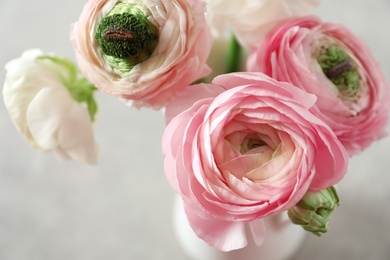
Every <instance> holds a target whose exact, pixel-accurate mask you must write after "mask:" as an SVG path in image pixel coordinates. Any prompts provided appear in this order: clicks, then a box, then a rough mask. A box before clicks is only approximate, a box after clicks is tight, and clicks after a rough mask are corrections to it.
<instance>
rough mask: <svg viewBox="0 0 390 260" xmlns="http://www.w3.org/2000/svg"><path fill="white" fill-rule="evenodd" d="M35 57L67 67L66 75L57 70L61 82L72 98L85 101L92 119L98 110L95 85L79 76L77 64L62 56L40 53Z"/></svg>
mask: <svg viewBox="0 0 390 260" xmlns="http://www.w3.org/2000/svg"><path fill="white" fill-rule="evenodd" d="M37 59H38V60H49V61H51V62H53V63H55V64H57V65H60V66H62V67H65V68H66V69H67V72H68V74H67V75H64V73H63V71H62V70H58V71H57V72H58V75H59V76H60V78H61V79H62V83H63V84H64V86H65V87H66V88H67V89H68V91H69V93H70V95H71V96H72V98H73V99H74V100H76V101H77V102H79V103H85V104H86V105H87V109H88V113H89V116H90V118H91V121H94V120H95V115H96V113H97V110H98V106H97V103H96V101H95V99H94V96H93V92H94V91H95V90H96V87H95V86H94V85H93V84H92V83H90V82H89V81H88V80H87V79H86V78H85V77H79V70H78V68H77V66H76V65H75V64H74V63H73V62H72V61H71V60H68V59H66V58H63V57H57V56H51V55H42V56H39V57H37Z"/></svg>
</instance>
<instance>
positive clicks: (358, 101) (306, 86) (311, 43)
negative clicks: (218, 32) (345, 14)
mask: <svg viewBox="0 0 390 260" xmlns="http://www.w3.org/2000/svg"><path fill="white" fill-rule="evenodd" d="M332 45H334V46H338V47H339V48H340V49H341V50H343V51H344V52H345V53H346V55H347V56H348V59H349V62H350V63H351V64H353V66H354V67H355V68H356V71H357V74H358V76H359V83H358V85H359V89H358V90H357V91H356V93H352V95H351V93H345V94H343V92H342V89H340V88H338V87H337V86H336V85H335V84H334V83H333V82H332V81H331V80H330V79H329V78H328V77H327V76H326V74H325V73H324V72H323V70H322V68H321V67H320V65H319V62H318V61H317V58H316V56H317V55H316V53H317V52H318V51H319V50H320V49H321V48H322V47H325V48H326V47H328V46H332ZM247 65H248V66H247V67H248V70H249V71H261V72H264V73H266V74H268V75H270V76H271V77H273V78H275V79H277V80H279V81H286V82H289V83H292V84H293V85H295V86H297V87H299V88H301V89H303V90H305V91H307V92H309V93H312V94H315V95H316V96H317V98H318V100H317V102H316V104H315V106H313V108H312V109H311V110H312V112H313V113H314V114H315V115H316V116H318V117H319V118H320V119H322V120H323V121H324V122H325V123H327V124H328V125H329V126H330V128H331V129H332V130H333V131H334V132H335V133H336V135H337V136H338V138H339V139H340V141H341V142H342V143H343V144H344V146H345V147H346V149H347V150H348V152H349V154H350V155H353V154H357V153H359V152H361V151H363V150H364V149H365V148H367V147H368V146H369V145H370V144H371V143H372V142H374V141H376V140H378V139H380V138H382V137H384V136H385V135H386V129H385V128H386V126H387V122H388V114H389V104H390V98H389V97H390V96H389V86H388V84H387V83H386V80H385V77H384V75H383V73H382V71H381V68H380V66H379V64H378V62H377V61H376V60H375V59H374V57H373V55H372V53H371V52H370V50H369V49H368V47H367V46H366V45H365V44H364V43H363V42H362V41H361V40H360V39H359V38H358V37H357V36H356V35H354V34H353V33H352V32H351V31H350V30H348V29H347V28H345V27H344V26H342V25H339V24H333V23H323V22H322V21H321V20H320V19H319V18H317V17H314V16H309V17H302V18H296V19H291V20H287V21H285V22H282V23H281V24H279V25H278V26H276V27H275V28H274V29H273V30H272V31H271V32H270V33H269V34H268V35H267V36H266V37H265V38H264V39H263V41H261V42H260V44H259V45H258V47H257V48H256V49H254V50H253V52H252V54H251V55H250V56H249V59H248V63H247Z"/></svg>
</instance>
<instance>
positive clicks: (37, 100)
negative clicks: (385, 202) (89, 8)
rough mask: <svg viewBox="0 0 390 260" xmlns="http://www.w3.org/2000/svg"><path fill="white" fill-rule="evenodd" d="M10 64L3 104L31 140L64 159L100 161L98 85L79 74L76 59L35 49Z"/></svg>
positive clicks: (17, 125)
mask: <svg viewBox="0 0 390 260" xmlns="http://www.w3.org/2000/svg"><path fill="white" fill-rule="evenodd" d="M5 69H6V77H5V82H4V88H3V97H4V103H5V106H6V108H7V110H8V113H9V115H10V117H11V120H12V121H13V123H14V124H15V126H16V128H17V130H18V131H19V132H20V133H21V134H22V135H23V136H24V138H25V139H26V140H27V142H28V143H29V144H30V145H32V146H33V147H34V148H36V149H38V150H40V151H53V152H54V153H55V154H56V155H57V157H59V159H73V160H76V161H81V162H84V163H88V164H94V163H96V157H97V145H96V143H95V140H94V134H93V129H92V120H91V119H93V115H94V114H95V112H96V103H95V101H94V100H93V95H92V92H93V90H94V87H93V86H92V85H91V84H90V83H88V82H87V81H86V80H85V79H84V78H79V77H78V71H77V68H76V67H75V66H74V64H73V63H71V62H70V61H68V60H66V59H62V58H58V57H56V56H53V55H46V54H44V53H43V52H42V51H41V50H38V49H31V50H27V51H25V52H24V53H23V54H22V56H21V57H19V58H17V59H14V60H12V61H10V62H8V63H7V64H6V66H5ZM76 99H77V100H78V101H76Z"/></svg>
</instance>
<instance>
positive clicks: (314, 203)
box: [288, 187, 340, 236]
mask: <svg viewBox="0 0 390 260" xmlns="http://www.w3.org/2000/svg"><path fill="white" fill-rule="evenodd" d="M339 205H340V201H339V197H338V195H337V192H336V189H335V188H334V187H330V188H328V189H325V190H321V191H313V190H309V191H307V192H306V194H305V196H303V198H302V199H301V200H300V201H299V202H298V204H296V205H295V206H294V207H292V208H291V209H289V210H288V216H289V218H290V220H291V222H292V223H294V224H297V225H301V226H302V227H303V229H305V230H306V231H309V232H312V233H313V234H315V235H317V236H321V233H326V232H327V231H328V221H329V219H330V217H331V215H332V213H333V211H334V210H335V208H336V207H337V206H339Z"/></svg>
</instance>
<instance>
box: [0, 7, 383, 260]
mask: <svg viewBox="0 0 390 260" xmlns="http://www.w3.org/2000/svg"><path fill="white" fill-rule="evenodd" d="M84 4H85V1H80V0H78V1H76V0H67V1H53V0H51V1H50V0H34V1H22V0H12V1H5V0H0V68H1V69H0V82H1V84H2V82H3V81H4V73H5V71H4V69H3V68H4V64H5V63H6V62H7V61H9V60H11V59H13V58H16V57H19V56H20V54H21V53H22V52H23V51H24V50H26V49H28V48H34V47H39V48H41V49H42V50H44V51H45V52H50V51H54V52H55V53H57V54H59V55H62V56H66V57H69V58H71V59H74V55H73V51H72V49H71V46H70V43H69V40H68V29H69V24H70V23H71V22H73V21H76V20H77V19H78V16H79V14H80V13H81V10H82V7H83V5H84ZM316 13H317V14H319V15H320V16H321V17H322V19H323V20H326V21H332V22H341V23H343V24H344V25H346V26H348V27H349V28H351V29H352V30H353V31H354V32H355V33H356V34H357V35H359V36H360V37H362V38H363V39H364V40H365V41H366V43H367V44H368V45H369V46H370V47H371V49H372V51H373V53H374V56H375V57H376V58H377V59H378V60H379V62H380V64H381V65H382V69H383V71H384V72H385V74H386V78H387V79H388V80H389V79H390V48H389V46H390V34H389V25H390V1H389V0H371V1H356V0H343V1H331V0H328V1H323V3H322V5H321V6H320V7H319V8H318V9H317V11H316ZM97 98H98V101H99V105H100V110H99V115H98V119H97V122H96V139H97V141H98V143H99V145H100V148H101V152H100V158H99V164H98V166H95V167H90V166H85V165H82V164H80V163H77V162H66V163H59V162H58V161H57V160H56V159H55V158H54V156H53V155H51V154H43V153H38V152H36V151H34V150H33V149H32V148H30V147H29V146H27V144H26V143H25V141H24V140H23V139H22V138H21V136H20V135H19V134H18V133H17V132H16V130H15V128H14V126H13V125H12V123H11V121H10V119H9V117H8V114H7V112H6V111H5V108H4V104H3V102H0V259H1V260H41V259H42V260H49V259H50V260H52V259H53V260H69V259H72V260H87V259H91V260H106V259H118V260H121V259H184V260H185V259H188V258H187V257H186V256H185V255H184V253H183V252H182V250H181V248H180V247H179V245H178V243H177V241H176V240H175V237H174V235H173V230H172V222H171V210H172V198H173V192H172V190H171V188H170V187H169V186H168V184H167V182H166V180H165V176H164V173H163V161H162V160H163V159H162V154H161V145H160V144H161V135H162V133H163V129H164V124H163V119H162V116H161V113H160V112H156V111H151V110H147V109H142V110H141V111H138V110H136V109H134V108H129V107H126V106H124V105H123V104H122V103H121V102H120V101H118V100H117V99H115V98H113V97H110V96H106V95H104V94H101V93H99V94H98V95H97ZM338 187H339V193H340V197H341V207H340V208H339V209H338V210H337V211H336V212H335V214H334V217H333V219H332V221H331V224H330V232H329V233H328V234H326V235H324V236H323V237H322V238H317V237H315V236H312V235H308V236H307V238H306V240H305V242H304V244H303V246H302V248H301V250H300V251H299V252H298V254H297V255H296V256H295V257H294V258H293V260H301V259H303V260H306V259H355V260H367V259H370V260H385V259H390V225H389V223H388V222H389V219H390V206H389V202H390V137H388V138H385V139H383V140H382V141H380V142H377V143H375V144H373V145H372V146H371V147H370V148H369V149H368V150H366V151H365V152H364V153H363V154H361V155H359V156H356V157H355V158H353V159H352V160H351V163H350V168H349V173H348V175H347V177H346V178H345V179H344V180H343V181H342V183H340V185H339V186H338ZM292 239H294V238H292ZM276 250H277V249H276Z"/></svg>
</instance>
